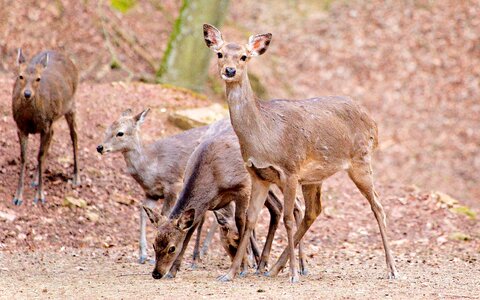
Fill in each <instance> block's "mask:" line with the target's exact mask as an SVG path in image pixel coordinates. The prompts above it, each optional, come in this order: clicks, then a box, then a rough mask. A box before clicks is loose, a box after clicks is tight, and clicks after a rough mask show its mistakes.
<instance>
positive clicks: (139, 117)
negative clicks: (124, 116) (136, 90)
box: [134, 108, 150, 125]
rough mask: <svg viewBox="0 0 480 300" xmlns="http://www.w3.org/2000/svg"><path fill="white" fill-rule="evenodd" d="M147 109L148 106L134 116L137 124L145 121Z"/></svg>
mask: <svg viewBox="0 0 480 300" xmlns="http://www.w3.org/2000/svg"><path fill="white" fill-rule="evenodd" d="M149 111H150V108H147V109H145V110H144V111H142V112H141V113H139V114H138V115H136V116H135V117H134V119H135V122H136V123H137V125H141V124H142V123H143V122H144V121H145V118H146V117H147V115H148V112H149Z"/></svg>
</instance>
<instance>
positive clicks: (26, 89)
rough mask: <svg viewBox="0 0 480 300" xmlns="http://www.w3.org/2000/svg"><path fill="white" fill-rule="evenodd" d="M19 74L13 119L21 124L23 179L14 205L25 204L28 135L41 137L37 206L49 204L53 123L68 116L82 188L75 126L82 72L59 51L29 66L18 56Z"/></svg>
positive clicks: (39, 56) (43, 55)
mask: <svg viewBox="0 0 480 300" xmlns="http://www.w3.org/2000/svg"><path fill="white" fill-rule="evenodd" d="M17 64H18V74H17V79H16V80H15V84H14V86H13V93H12V110H13V118H14V120H15V122H16V123H17V133H18V138H19V141H20V178H19V180H18V187H17V191H16V193H15V198H14V199H13V203H14V204H15V205H21V204H22V202H23V185H24V184H23V182H24V175H25V163H26V155H27V145H28V135H29V134H36V133H40V150H39V152H38V166H37V171H36V173H35V176H34V181H33V183H32V186H37V191H36V194H35V198H34V203H37V202H38V201H41V202H42V203H45V194H44V191H43V181H42V171H43V165H44V162H45V158H46V156H47V152H48V149H49V147H50V142H51V141H52V137H53V128H52V125H53V122H55V121H56V120H58V119H59V118H60V117H62V116H65V118H66V120H67V123H68V127H69V129H70V137H71V139H72V144H73V160H74V164H73V184H74V185H78V184H80V177H79V175H78V155H77V152H78V151H77V148H78V147H77V127H76V123H75V101H74V97H73V96H74V94H75V91H76V89H77V84H78V72H77V68H76V67H75V65H74V64H73V62H72V61H71V60H70V59H69V58H68V57H66V56H65V55H63V54H61V53H58V52H55V51H44V52H40V53H38V54H37V55H36V56H35V57H33V58H32V60H31V61H30V62H29V63H28V64H27V63H26V60H25V57H24V56H23V53H22V50H21V49H19V50H18V55H17Z"/></svg>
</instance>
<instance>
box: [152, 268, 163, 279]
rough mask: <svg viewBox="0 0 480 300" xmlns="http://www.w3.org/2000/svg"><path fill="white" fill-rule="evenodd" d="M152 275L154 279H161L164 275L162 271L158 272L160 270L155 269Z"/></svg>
mask: <svg viewBox="0 0 480 300" xmlns="http://www.w3.org/2000/svg"><path fill="white" fill-rule="evenodd" d="M152 277H153V278H154V279H161V278H162V277H163V275H162V274H160V272H158V271H157V270H156V269H155V270H153V272H152Z"/></svg>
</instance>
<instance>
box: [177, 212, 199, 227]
mask: <svg viewBox="0 0 480 300" xmlns="http://www.w3.org/2000/svg"><path fill="white" fill-rule="evenodd" d="M194 220H195V209H193V208H191V209H189V210H186V211H184V212H183V213H182V215H181V216H180V218H179V219H178V222H177V227H178V229H180V230H183V231H187V230H189V229H190V228H192V226H193V222H194Z"/></svg>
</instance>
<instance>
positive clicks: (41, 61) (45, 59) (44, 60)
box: [40, 53, 50, 68]
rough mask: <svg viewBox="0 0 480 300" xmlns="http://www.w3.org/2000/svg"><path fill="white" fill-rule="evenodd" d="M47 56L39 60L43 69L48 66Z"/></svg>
mask: <svg viewBox="0 0 480 300" xmlns="http://www.w3.org/2000/svg"><path fill="white" fill-rule="evenodd" d="M49 56H50V55H49V54H48V53H46V54H45V55H44V56H42V58H41V59H40V65H42V66H43V67H44V68H46V67H47V66H48V60H49Z"/></svg>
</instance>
